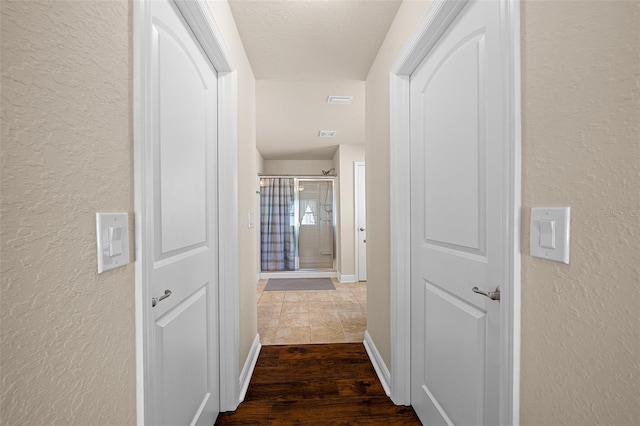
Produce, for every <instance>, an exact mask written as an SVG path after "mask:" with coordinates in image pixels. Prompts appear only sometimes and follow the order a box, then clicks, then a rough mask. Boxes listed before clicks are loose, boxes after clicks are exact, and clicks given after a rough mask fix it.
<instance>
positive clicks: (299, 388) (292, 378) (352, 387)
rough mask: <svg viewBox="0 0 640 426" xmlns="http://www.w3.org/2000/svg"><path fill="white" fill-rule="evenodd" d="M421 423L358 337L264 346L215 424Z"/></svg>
mask: <svg viewBox="0 0 640 426" xmlns="http://www.w3.org/2000/svg"><path fill="white" fill-rule="evenodd" d="M248 424H252V425H293V424H295V425H345V426H347V425H420V421H419V420H418V418H417V416H416V414H415V412H414V411H413V409H412V408H411V407H405V406H397V405H394V404H393V402H392V401H391V400H390V399H389V398H388V397H387V396H386V395H385V392H384V389H383V387H382V384H381V383H380V381H379V380H378V377H377V376H376V373H375V370H374V368H373V366H372V365H371V362H370V360H369V358H368V356H367V353H366V351H365V349H364V346H363V345H362V344H360V343H341V344H326V345H287V346H263V348H262V350H261V352H260V355H259V357H258V361H257V364H256V367H255V370H254V373H253V376H252V378H251V383H250V384H249V389H248V391H247V395H246V397H245V402H243V403H242V404H240V406H239V407H238V409H237V410H236V411H234V412H230V413H221V414H220V415H219V416H218V419H217V421H216V425H248Z"/></svg>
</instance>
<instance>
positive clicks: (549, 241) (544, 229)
mask: <svg viewBox="0 0 640 426" xmlns="http://www.w3.org/2000/svg"><path fill="white" fill-rule="evenodd" d="M539 229H540V247H544V248H550V249H554V248H556V221H555V220H541V221H540V222H539Z"/></svg>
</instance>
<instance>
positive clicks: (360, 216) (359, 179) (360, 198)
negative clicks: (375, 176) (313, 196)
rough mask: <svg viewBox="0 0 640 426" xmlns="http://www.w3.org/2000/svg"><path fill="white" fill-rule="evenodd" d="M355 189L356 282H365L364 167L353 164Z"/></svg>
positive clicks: (361, 164)
mask: <svg viewBox="0 0 640 426" xmlns="http://www.w3.org/2000/svg"><path fill="white" fill-rule="evenodd" d="M355 168H356V171H355V174H356V178H355V187H356V193H355V196H356V250H357V253H356V256H357V257H358V277H357V278H358V281H366V280H367V201H366V187H365V165H364V163H361V162H356V163H355Z"/></svg>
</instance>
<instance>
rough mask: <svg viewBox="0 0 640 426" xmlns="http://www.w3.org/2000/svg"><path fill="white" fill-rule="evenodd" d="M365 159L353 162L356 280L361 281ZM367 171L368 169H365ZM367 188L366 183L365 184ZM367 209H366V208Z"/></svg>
mask: <svg viewBox="0 0 640 426" xmlns="http://www.w3.org/2000/svg"><path fill="white" fill-rule="evenodd" d="M364 165H365V162H364V161H354V162H353V225H354V230H355V232H354V233H355V254H356V255H355V261H356V264H355V267H356V269H355V272H356V281H360V228H359V227H360V224H359V223H358V222H359V218H360V208H361V207H362V206H360V191H361V189H360V188H361V185H362V183H364V182H360V177H359V176H360V175H359V174H358V167H359V166H364ZM365 173H366V171H365ZM365 188H366V184H365ZM365 210H366V209H365Z"/></svg>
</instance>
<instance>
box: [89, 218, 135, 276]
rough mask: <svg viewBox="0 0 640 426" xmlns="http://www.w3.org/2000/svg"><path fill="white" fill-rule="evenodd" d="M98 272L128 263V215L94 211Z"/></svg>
mask: <svg viewBox="0 0 640 426" xmlns="http://www.w3.org/2000/svg"><path fill="white" fill-rule="evenodd" d="M96 233H97V238H96V240H97V249H98V273H102V272H104V271H108V270H109V269H113V268H118V267H120V266H124V265H127V264H128V263H129V215H128V214H127V213H96Z"/></svg>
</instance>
